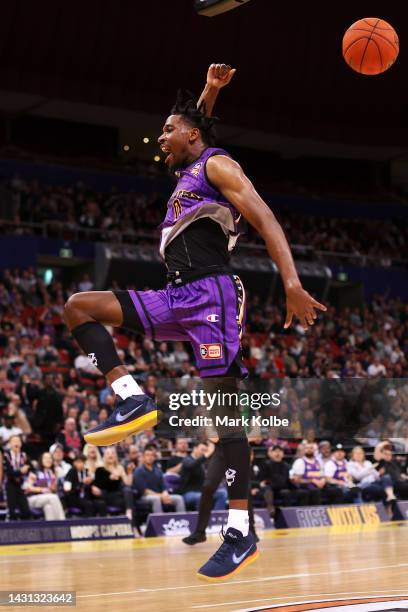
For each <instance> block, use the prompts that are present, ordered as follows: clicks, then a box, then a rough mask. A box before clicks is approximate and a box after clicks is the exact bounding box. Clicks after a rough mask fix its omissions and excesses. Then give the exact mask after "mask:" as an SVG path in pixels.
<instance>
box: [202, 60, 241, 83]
mask: <svg viewBox="0 0 408 612" xmlns="http://www.w3.org/2000/svg"><path fill="white" fill-rule="evenodd" d="M235 72H236V68H231V66H228V65H227V64H211V66H210V67H209V68H208V72H207V85H210V87H216V88H217V89H221V87H225V85H228V83H229V82H230V81H231V79H232V77H233V76H234V74H235Z"/></svg>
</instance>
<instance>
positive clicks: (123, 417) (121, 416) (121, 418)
mask: <svg viewBox="0 0 408 612" xmlns="http://www.w3.org/2000/svg"><path fill="white" fill-rule="evenodd" d="M139 408H140V406H138V407H137V408H133V410H131V411H130V412H128V413H127V414H117V415H116V421H117V422H118V423H122V421H126V419H128V418H129V417H130V416H131V415H132V414H133V413H134V412H136V410H139Z"/></svg>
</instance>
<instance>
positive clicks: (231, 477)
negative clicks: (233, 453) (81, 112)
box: [225, 468, 237, 487]
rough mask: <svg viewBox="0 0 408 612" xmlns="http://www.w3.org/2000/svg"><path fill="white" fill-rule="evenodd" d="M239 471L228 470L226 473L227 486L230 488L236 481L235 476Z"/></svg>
mask: <svg viewBox="0 0 408 612" xmlns="http://www.w3.org/2000/svg"><path fill="white" fill-rule="evenodd" d="M236 473H237V470H233V469H232V468H228V470H227V471H226V472H225V480H226V481H227V485H228V486H229V487H230V486H231V485H232V484H233V483H234V481H235V475H236Z"/></svg>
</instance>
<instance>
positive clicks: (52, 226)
mask: <svg viewBox="0 0 408 612" xmlns="http://www.w3.org/2000/svg"><path fill="white" fill-rule="evenodd" d="M0 233H3V234H6V233H11V234H19V235H25V234H28V235H36V236H42V237H43V238H57V239H60V240H73V241H80V240H85V241H91V242H108V243H111V244H123V245H129V246H130V245H136V244H140V243H141V242H147V243H150V244H157V241H158V236H159V234H158V231H157V230H151V231H149V230H146V229H140V230H133V229H132V230H129V231H128V232H127V231H124V232H123V231H118V230H104V229H92V228H85V227H79V226H77V225H75V226H70V225H69V224H67V223H64V222H61V221H45V222H44V223H31V222H30V223H28V222H19V223H17V222H15V221H9V220H6V219H0ZM291 248H292V251H293V253H294V256H295V258H296V259H298V260H308V261H315V262H319V263H324V264H330V263H331V264H337V265H341V264H349V265H355V266H359V267H374V266H375V267H378V266H380V267H391V266H398V267H407V266H408V259H403V258H395V257H390V256H387V255H378V256H375V255H365V254H364V253H361V254H359V253H342V252H340V251H339V252H337V251H320V250H316V249H314V248H313V247H311V246H309V245H302V244H292V245H291ZM238 249H239V251H251V252H252V253H254V252H259V254H260V255H265V256H266V255H267V250H266V246H265V245H264V244H262V243H260V244H258V243H249V242H243V241H242V242H240V243H239V247H238Z"/></svg>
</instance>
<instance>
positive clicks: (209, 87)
mask: <svg viewBox="0 0 408 612" xmlns="http://www.w3.org/2000/svg"><path fill="white" fill-rule="evenodd" d="M235 72H236V69H235V68H231V66H228V65H227V64H211V66H210V67H209V68H208V72H207V82H206V84H205V87H204V89H203V92H202V94H201V96H200V98H199V100H198V102H197V108H200V106H201V105H202V104H203V102H204V103H205V114H206V116H207V117H211V114H212V111H213V108H214V104H215V101H216V99H217V96H218V93H219V91H220V89H222V87H225V85H228V83H229V82H230V81H231V79H232V77H233V76H234V74H235Z"/></svg>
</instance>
